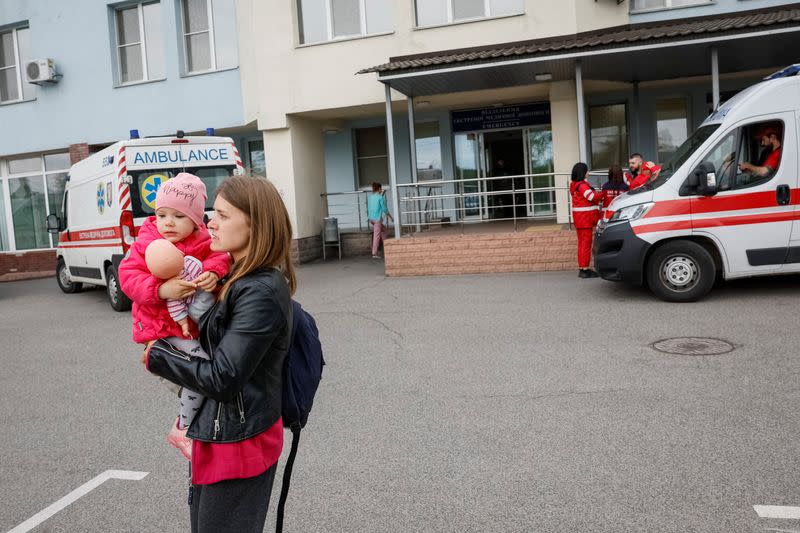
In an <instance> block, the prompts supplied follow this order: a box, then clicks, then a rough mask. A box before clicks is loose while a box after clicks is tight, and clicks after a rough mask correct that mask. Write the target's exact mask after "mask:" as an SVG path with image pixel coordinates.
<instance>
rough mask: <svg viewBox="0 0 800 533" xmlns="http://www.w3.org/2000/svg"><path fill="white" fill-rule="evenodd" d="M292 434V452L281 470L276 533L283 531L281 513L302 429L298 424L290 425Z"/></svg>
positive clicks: (284, 505) (287, 493)
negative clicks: (281, 479)
mask: <svg viewBox="0 0 800 533" xmlns="http://www.w3.org/2000/svg"><path fill="white" fill-rule="evenodd" d="M289 429H290V430H291V432H292V451H291V452H289V457H288V459H286V467H285V468H284V469H283V485H282V486H281V497H280V500H278V512H277V515H278V516H277V521H276V523H275V531H276V533H281V532H282V531H283V511H284V507H286V497H287V496H288V495H289V483H290V482H291V480H292V467H293V466H294V458H295V457H296V456H297V445H298V444H299V442H300V430H301V429H302V428H301V426H300V424H299V423H295V424H292V426H291V427H290V428H289Z"/></svg>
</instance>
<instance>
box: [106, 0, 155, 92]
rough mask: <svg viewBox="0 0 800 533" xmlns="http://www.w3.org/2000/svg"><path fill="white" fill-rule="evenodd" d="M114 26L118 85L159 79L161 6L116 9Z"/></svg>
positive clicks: (144, 5)
mask: <svg viewBox="0 0 800 533" xmlns="http://www.w3.org/2000/svg"><path fill="white" fill-rule="evenodd" d="M116 24H117V64H118V65H119V82H120V83H121V84H126V83H136V82H141V81H148V80H158V79H163V78H164V77H165V76H166V65H165V62H164V37H163V31H162V27H161V4H160V3H159V2H152V3H149V4H137V5H134V6H130V7H126V8H124V9H118V10H117V12H116Z"/></svg>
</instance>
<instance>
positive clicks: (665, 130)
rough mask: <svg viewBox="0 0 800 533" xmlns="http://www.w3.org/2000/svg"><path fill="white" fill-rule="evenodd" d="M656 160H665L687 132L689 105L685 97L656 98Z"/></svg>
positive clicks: (684, 137) (683, 139)
mask: <svg viewBox="0 0 800 533" xmlns="http://www.w3.org/2000/svg"><path fill="white" fill-rule="evenodd" d="M656 131H657V138H658V161H666V160H667V159H669V158H670V156H672V154H674V153H675V151H676V150H677V149H678V147H679V146H680V145H681V144H683V141H685V140H686V138H687V137H688V134H689V106H688V105H687V102H686V99H685V98H666V99H662V100H656Z"/></svg>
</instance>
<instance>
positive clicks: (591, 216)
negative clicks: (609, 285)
mask: <svg viewBox="0 0 800 533" xmlns="http://www.w3.org/2000/svg"><path fill="white" fill-rule="evenodd" d="M588 174H589V167H587V166H586V163H575V166H574V167H572V183H570V184H569V192H570V194H571V195H572V220H573V223H574V224H575V229H576V230H577V232H578V268H579V269H580V270H579V271H578V277H579V278H596V277H597V272H595V271H594V270H592V269H590V268H589V261H590V260H591V258H592V234H593V233H594V227H595V225H596V224H597V220H598V218H599V214H600V210H599V205H598V204H600V201H601V199H602V194H600V193H599V192H597V191H595V190H594V189H593V188H592V186H591V185H589V183H588V182H587V181H586V176H587V175H588Z"/></svg>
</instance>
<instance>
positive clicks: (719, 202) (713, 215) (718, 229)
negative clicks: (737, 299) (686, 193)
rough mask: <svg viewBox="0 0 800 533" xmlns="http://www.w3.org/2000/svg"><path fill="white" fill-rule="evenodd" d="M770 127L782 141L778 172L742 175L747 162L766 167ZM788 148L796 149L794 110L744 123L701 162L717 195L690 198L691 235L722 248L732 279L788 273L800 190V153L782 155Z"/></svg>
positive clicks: (788, 151)
mask: <svg viewBox="0 0 800 533" xmlns="http://www.w3.org/2000/svg"><path fill="white" fill-rule="evenodd" d="M771 129H777V130H778V131H779V132H780V137H781V140H782V144H781V146H782V148H781V151H782V155H781V158H780V163H779V165H778V168H777V169H775V170H774V172H767V173H766V174H764V175H761V174H759V173H758V172H750V171H743V170H742V169H741V168H740V164H741V163H743V162H747V163H751V164H753V165H756V166H760V168H766V167H764V166H763V165H764V163H765V161H767V160H768V157H769V155H770V151H771V150H772V147H771V146H767V145H765V143H764V141H763V139H764V133H765V132H767V131H769V130H771ZM786 146H788V147H796V146H797V123H796V119H795V113H794V112H785V113H772V114H769V115H761V116H758V117H754V118H752V119H747V120H743V121H741V122H740V123H738V124H737V126H736V127H735V128H732V129H731V130H730V131H728V132H727V133H726V134H725V135H724V136H723V137H722V138H721V139H720V141H719V142H717V144H716V145H715V146H714V148H712V149H711V150H710V151H709V152H708V153H707V154H706V155H705V156H704V157H703V159H702V161H703V162H707V163H710V164H712V165H713V166H714V168H715V169H716V182H717V191H718V192H717V194H715V195H714V196H694V197H692V198H691V199H690V213H691V219H692V232H693V234H696V235H701V236H708V237H711V238H712V239H713V240H715V241H716V242H717V243H719V244H720V245H721V246H722V247H723V253H724V254H725V256H726V258H727V263H728V272H727V274H728V275H729V277H741V276H747V275H755V274H761V273H777V272H781V271H782V270H784V265H785V262H786V258H787V256H788V253H789V240H790V235H791V233H792V224H793V219H794V216H795V205H793V204H794V203H796V202H793V200H796V199H797V196H796V190H797V186H798V168H797V152H796V149H794V148H791V149H788V150H785V151H784V150H783V147H786Z"/></svg>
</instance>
